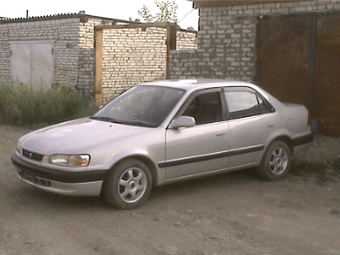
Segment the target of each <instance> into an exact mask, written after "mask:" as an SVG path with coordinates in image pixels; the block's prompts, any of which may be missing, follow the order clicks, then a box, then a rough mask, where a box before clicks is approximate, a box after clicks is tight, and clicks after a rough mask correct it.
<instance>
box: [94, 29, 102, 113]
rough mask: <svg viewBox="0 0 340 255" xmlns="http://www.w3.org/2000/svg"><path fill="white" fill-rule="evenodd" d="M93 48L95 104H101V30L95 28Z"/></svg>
mask: <svg viewBox="0 0 340 255" xmlns="http://www.w3.org/2000/svg"><path fill="white" fill-rule="evenodd" d="M94 48H95V57H94V61H95V70H94V75H95V81H94V82H95V85H94V98H95V104H96V106H98V107H99V106H101V105H102V104H103V94H102V83H103V78H102V77H103V69H102V66H103V30H102V29H95V31H94Z"/></svg>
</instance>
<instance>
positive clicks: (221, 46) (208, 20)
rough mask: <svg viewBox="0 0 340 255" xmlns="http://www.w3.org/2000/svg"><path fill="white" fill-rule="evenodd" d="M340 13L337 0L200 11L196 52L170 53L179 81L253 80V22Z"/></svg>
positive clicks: (254, 26)
mask: <svg viewBox="0 0 340 255" xmlns="http://www.w3.org/2000/svg"><path fill="white" fill-rule="evenodd" d="M335 10H340V0H314V1H303V2H290V3H289V2H288V3H272V4H257V5H244V6H229V7H214V8H202V9H200V21H199V22H200V30H199V31H198V35H197V41H198V46H197V47H198V49H197V50H190V51H172V52H171V65H170V66H171V72H170V76H171V78H173V79H178V78H196V77H205V78H230V79H235V80H244V81H250V82H251V81H253V78H254V76H255V71H256V66H255V63H256V47H255V40H256V22H257V18H258V17H261V16H263V15H288V14H297V13H309V12H327V11H335Z"/></svg>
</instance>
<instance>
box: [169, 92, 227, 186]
mask: <svg viewBox="0 0 340 255" xmlns="http://www.w3.org/2000/svg"><path fill="white" fill-rule="evenodd" d="M181 115H184V116H191V117H193V118H194V119H195V120H196V125H195V126H194V127H190V128H181V129H169V130H167V132H166V163H165V166H166V177H167V179H170V180H171V179H175V178H181V177H186V176H190V175H199V174H202V173H207V172H212V171H218V170H221V169H226V168H227V167H228V158H227V152H228V147H229V144H228V140H229V138H228V136H229V133H228V123H227V122H226V121H225V120H224V114H223V107H222V100H221V90H216V89H215V90H207V91H201V92H199V93H198V94H196V95H193V96H192V97H191V98H189V100H188V101H187V103H186V104H184V107H183V109H182V110H181V112H180V113H179V115H178V116H177V117H179V116H181Z"/></svg>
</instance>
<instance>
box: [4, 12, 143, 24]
mask: <svg viewBox="0 0 340 255" xmlns="http://www.w3.org/2000/svg"><path fill="white" fill-rule="evenodd" d="M91 17H92V18H98V19H101V20H102V21H103V22H102V23H103V24H117V23H127V24H130V23H140V22H135V21H128V20H122V19H113V18H105V17H99V16H93V15H89V14H86V13H85V11H80V12H79V13H62V14H54V15H46V16H31V17H24V18H23V17H20V18H5V17H0V24H2V23H17V22H29V21H40V20H55V19H69V18H79V19H80V21H81V22H87V20H88V18H91Z"/></svg>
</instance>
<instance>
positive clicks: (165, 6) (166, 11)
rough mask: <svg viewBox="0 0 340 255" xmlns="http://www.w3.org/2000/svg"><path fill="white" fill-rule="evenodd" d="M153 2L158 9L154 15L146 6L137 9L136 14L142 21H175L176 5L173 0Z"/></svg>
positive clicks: (156, 0)
mask: <svg viewBox="0 0 340 255" xmlns="http://www.w3.org/2000/svg"><path fill="white" fill-rule="evenodd" d="M155 4H156V6H157V8H158V9H159V12H157V13H156V14H155V15H152V14H151V12H150V9H149V7H148V6H146V5H143V7H142V8H141V9H140V10H139V11H138V15H139V16H140V17H141V18H142V19H143V20H144V22H149V23H153V22H171V23H177V9H178V5H177V4H176V3H175V0H155Z"/></svg>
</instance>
